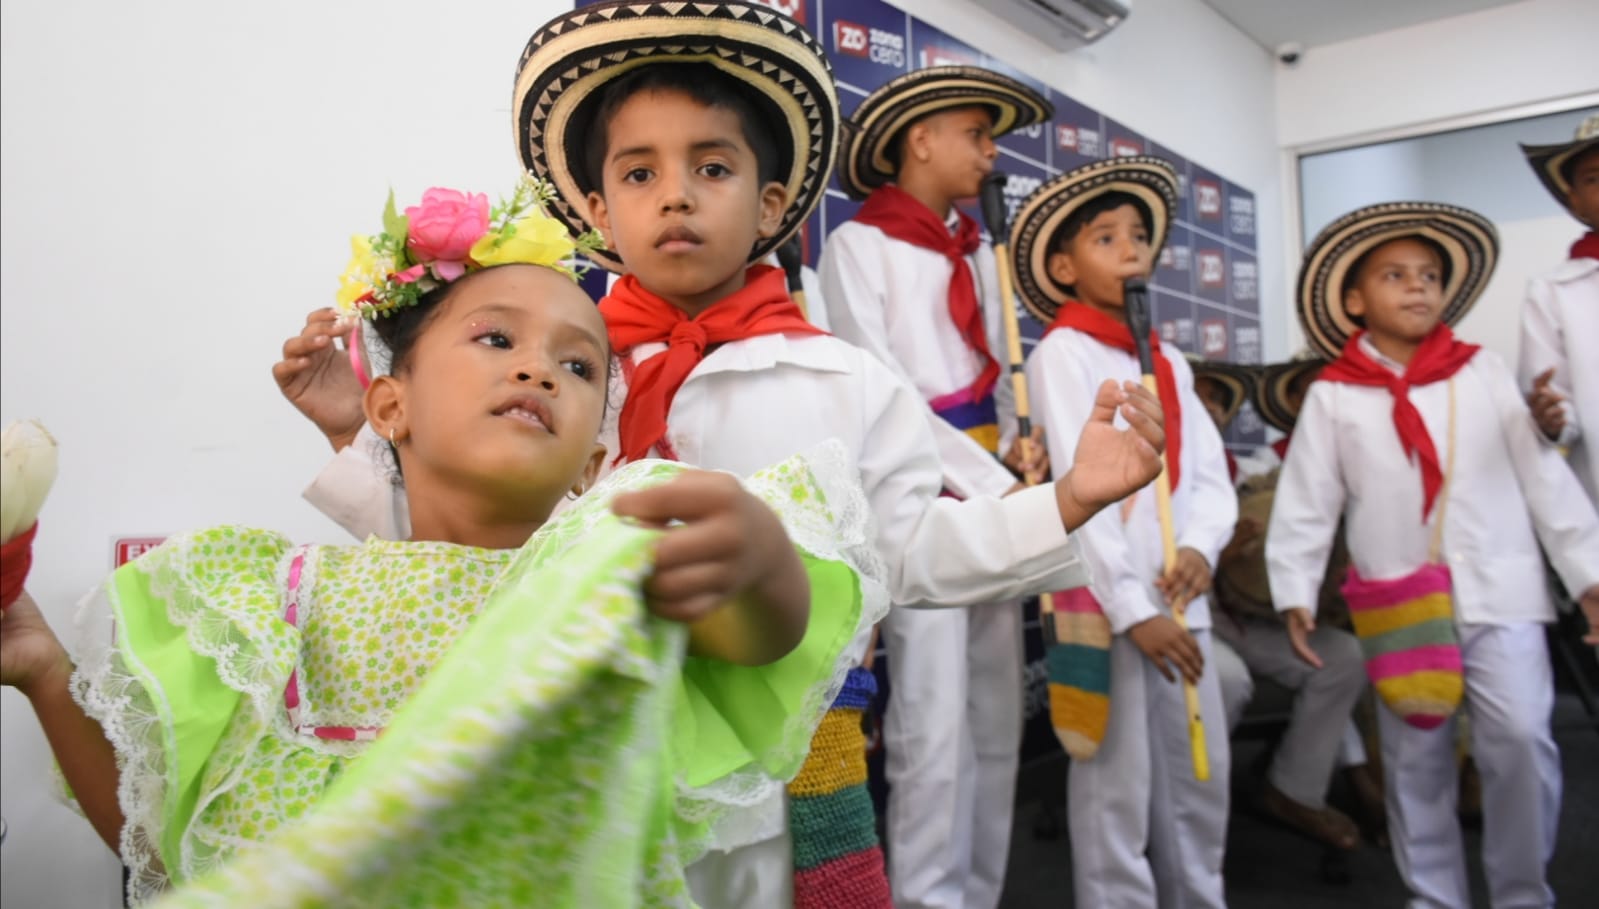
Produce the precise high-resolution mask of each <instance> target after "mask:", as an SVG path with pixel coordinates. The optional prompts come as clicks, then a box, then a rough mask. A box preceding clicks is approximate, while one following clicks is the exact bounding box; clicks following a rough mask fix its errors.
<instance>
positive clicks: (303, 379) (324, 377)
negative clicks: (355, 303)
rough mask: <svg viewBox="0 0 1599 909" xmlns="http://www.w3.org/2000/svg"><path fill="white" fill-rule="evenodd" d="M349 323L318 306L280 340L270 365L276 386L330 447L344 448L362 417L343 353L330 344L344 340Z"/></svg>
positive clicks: (356, 384)
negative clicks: (279, 356) (297, 328)
mask: <svg viewBox="0 0 1599 909" xmlns="http://www.w3.org/2000/svg"><path fill="white" fill-rule="evenodd" d="M353 327H354V323H353V322H349V321H341V320H340V319H339V316H338V313H335V312H334V311H333V310H332V309H329V308H323V309H318V310H316V311H314V312H312V313H311V314H310V315H308V316H306V317H305V327H304V328H302V329H301V330H300V333H299V334H297V335H294V336H293V337H291V338H289V339H288V340H287V341H284V342H283V359H282V360H279V361H278V362H277V363H274V364H272V378H274V379H276V380H277V382H278V390H279V391H281V392H283V396H284V397H285V398H288V399H289V403H290V404H293V405H294V406H295V408H296V409H297V410H299V411H300V413H302V414H304V415H305V417H306V419H308V420H310V421H311V422H312V423H315V424H316V428H317V429H320V430H322V434H323V435H324V436H327V438H328V442H329V444H331V445H332V446H333V450H334V451H339V450H341V449H343V448H345V447H347V446H348V445H349V444H350V442H351V441H353V440H354V439H355V434H356V433H357V432H359V431H360V430H361V425H362V424H363V423H365V422H366V413H365V411H364V410H362V407H361V394H362V392H361V383H360V381H359V380H357V379H356V377H355V372H354V370H352V369H351V368H350V360H349V354H348V353H347V352H345V351H343V350H340V349H339V346H338V345H337V344H335V343H333V341H334V339H335V338H343V339H348V338H349V336H350V330H351V329H352V328H353Z"/></svg>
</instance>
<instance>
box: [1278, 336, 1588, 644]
mask: <svg viewBox="0 0 1599 909" xmlns="http://www.w3.org/2000/svg"><path fill="white" fill-rule="evenodd" d="M1366 343H1367V346H1366V348H1365V349H1366V352H1367V354H1368V355H1370V356H1372V358H1373V359H1375V360H1377V362H1379V363H1382V364H1383V365H1384V366H1386V367H1388V368H1389V369H1390V370H1392V371H1394V372H1395V373H1399V372H1401V371H1402V368H1401V367H1400V366H1399V364H1398V363H1395V362H1393V361H1392V360H1389V359H1388V358H1387V357H1384V356H1382V354H1380V353H1378V352H1377V350H1376V348H1375V347H1373V346H1371V345H1370V342H1369V339H1367V342H1366ZM1453 381H1454V383H1455V439H1454V446H1455V455H1454V459H1455V460H1454V474H1453V476H1451V477H1448V478H1447V480H1446V483H1447V486H1446V488H1445V490H1444V492H1442V493H1440V499H1439V502H1440V503H1442V501H1443V497H1444V496H1447V497H1448V503H1447V506H1444V507H1443V510H1444V513H1445V518H1444V521H1445V523H1444V532H1443V541H1442V552H1441V555H1440V558H1441V560H1442V561H1444V562H1445V563H1447V564H1448V566H1449V570H1450V574H1451V577H1452V579H1453V583H1454V605H1455V616H1456V618H1457V620H1459V621H1461V622H1465V623H1484V624H1505V625H1508V624H1514V623H1519V622H1547V621H1550V620H1552V619H1553V618H1554V608H1553V606H1552V605H1551V604H1550V602H1549V597H1548V596H1546V595H1545V593H1544V590H1545V588H1544V570H1543V562H1542V560H1541V559H1540V557H1539V554H1538V542H1539V541H1540V540H1541V541H1542V542H1543V545H1544V548H1545V550H1546V551H1547V552H1548V554H1549V559H1550V561H1551V562H1552V563H1553V564H1554V566H1555V569H1556V571H1558V572H1559V574H1560V577H1561V579H1562V580H1563V581H1564V582H1565V583H1566V585H1567V588H1568V589H1569V590H1571V591H1572V592H1573V594H1578V593H1581V592H1582V591H1584V590H1587V589H1588V588H1589V587H1590V586H1592V585H1593V584H1595V583H1599V517H1596V516H1595V514H1594V508H1593V505H1592V504H1591V503H1590V502H1589V501H1588V499H1587V497H1586V496H1584V495H1583V494H1582V490H1581V489H1580V488H1579V487H1578V485H1577V480H1576V478H1575V477H1574V476H1573V475H1572V473H1571V470H1570V468H1569V467H1567V466H1566V464H1565V462H1564V461H1562V460H1561V458H1560V455H1559V453H1557V452H1556V451H1555V449H1554V448H1553V447H1551V446H1549V445H1547V444H1545V443H1544V442H1542V441H1540V438H1539V433H1538V429H1537V427H1536V426H1535V425H1534V424H1533V420H1532V415H1531V413H1530V412H1529V411H1528V410H1527V405H1526V403H1525V401H1523V399H1522V397H1521V394H1520V392H1519V391H1518V390H1517V388H1516V383H1515V380H1514V379H1513V378H1512V377H1511V375H1510V370H1509V368H1508V367H1506V366H1505V364H1504V361H1503V360H1501V359H1500V358H1499V357H1498V356H1496V355H1495V354H1493V353H1492V352H1490V351H1486V350H1481V351H1478V352H1477V354H1476V356H1474V357H1472V358H1471V360H1470V362H1468V363H1467V364H1466V365H1465V366H1463V367H1461V369H1460V371H1459V372H1457V373H1455V375H1454V378H1453ZM1410 400H1411V403H1413V404H1414V405H1415V407H1416V409H1417V410H1418V411H1419V412H1420V413H1421V417H1422V421H1423V422H1424V423H1425V424H1426V426H1427V432H1428V434H1429V435H1431V436H1432V440H1433V445H1434V446H1435V447H1436V449H1437V450H1438V459H1439V463H1440V465H1442V466H1443V467H1444V468H1445V470H1446V471H1447V469H1448V463H1449V460H1448V459H1449V447H1450V437H1449V382H1447V381H1445V382H1434V383H1432V384H1430V385H1421V386H1417V387H1413V388H1411V389H1410ZM1421 505H1422V488H1421V468H1420V467H1419V466H1417V465H1416V464H1414V463H1412V462H1411V461H1410V459H1409V458H1407V457H1406V456H1405V454H1404V450H1403V449H1402V448H1401V447H1400V442H1399V433H1398V431H1397V430H1395V429H1394V422H1393V397H1392V396H1391V395H1390V394H1389V392H1388V389H1386V388H1382V387H1374V386H1361V385H1350V384H1346V383H1341V382H1327V381H1317V382H1315V383H1313V384H1312V385H1311V386H1310V393H1309V394H1308V395H1307V396H1306V399H1305V406H1304V409H1303V410H1302V411H1301V412H1300V414H1299V422H1298V423H1297V424H1295V426H1294V444H1293V445H1291V446H1289V449H1288V458H1287V461H1286V463H1285V464H1284V465H1283V471H1282V476H1281V479H1280V480H1279V481H1278V484H1277V498H1276V501H1275V503H1274V505H1273V507H1272V513H1271V525H1270V527H1269V528H1268V530H1267V538H1266V564H1267V573H1268V577H1269V580H1270V582H1271V592H1272V601H1273V602H1274V603H1276V604H1277V608H1278V610H1279V611H1280V610H1285V609H1289V608H1292V607H1295V606H1304V607H1308V608H1310V609H1312V610H1314V609H1315V608H1316V599H1317V597H1316V591H1317V588H1318V587H1319V586H1320V584H1321V575H1322V570H1323V568H1324V567H1325V566H1326V564H1327V552H1328V549H1329V548H1330V546H1331V545H1332V539H1333V533H1334V530H1335V528H1336V527H1337V526H1338V518H1339V515H1340V514H1344V515H1345V516H1346V519H1347V524H1346V532H1345V533H1346V539H1347V540H1348V543H1349V556H1350V560H1351V562H1352V563H1353V565H1354V567H1355V569H1356V570H1358V571H1359V572H1360V574H1361V576H1362V577H1365V578H1368V579H1372V580H1387V579H1393V578H1399V577H1403V576H1405V575H1407V574H1410V573H1411V572H1413V571H1415V570H1416V569H1417V568H1420V567H1421V566H1422V565H1423V564H1425V563H1426V562H1427V560H1428V550H1429V548H1430V545H1431V542H1432V529H1431V524H1432V520H1433V519H1435V518H1436V516H1437V513H1438V510H1439V508H1440V507H1441V506H1440V505H1436V504H1435V505H1434V508H1433V513H1432V515H1430V516H1429V519H1428V520H1427V521H1426V522H1423V520H1422V516H1421Z"/></svg>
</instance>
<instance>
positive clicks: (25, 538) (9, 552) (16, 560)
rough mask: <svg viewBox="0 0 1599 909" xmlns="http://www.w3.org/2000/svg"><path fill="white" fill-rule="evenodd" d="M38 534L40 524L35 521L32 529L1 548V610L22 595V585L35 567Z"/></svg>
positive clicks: (18, 535)
mask: <svg viewBox="0 0 1599 909" xmlns="http://www.w3.org/2000/svg"><path fill="white" fill-rule="evenodd" d="M38 532H39V522H38V521H34V522H33V526H32V527H29V528H28V529H27V530H24V531H23V532H21V533H19V534H17V535H16V536H14V537H12V538H11V540H10V541H9V542H7V543H6V544H5V545H4V546H0V610H3V609H7V608H9V607H10V606H11V604H12V603H15V602H16V601H17V597H19V596H21V595H22V585H23V584H25V583H26V582H27V580H28V569H29V568H30V567H31V566H32V565H33V537H34V534H36V533H38Z"/></svg>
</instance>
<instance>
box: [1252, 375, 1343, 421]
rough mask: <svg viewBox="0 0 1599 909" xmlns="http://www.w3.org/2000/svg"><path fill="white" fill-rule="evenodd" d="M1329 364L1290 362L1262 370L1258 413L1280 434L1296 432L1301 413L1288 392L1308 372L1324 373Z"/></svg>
mask: <svg viewBox="0 0 1599 909" xmlns="http://www.w3.org/2000/svg"><path fill="white" fill-rule="evenodd" d="M1326 365H1327V361H1326V360H1324V359H1322V358H1321V357H1311V358H1309V359H1304V360H1289V361H1288V362H1286V363H1273V364H1271V365H1269V366H1265V367H1262V368H1261V370H1260V375H1259V376H1258V377H1257V378H1256V379H1255V386H1254V392H1255V394H1254V401H1255V412H1256V413H1258V414H1260V418H1261V419H1262V420H1264V421H1265V422H1266V425H1267V426H1270V427H1272V428H1273V429H1276V430H1277V431H1278V432H1284V433H1288V432H1293V430H1294V423H1296V422H1298V420H1299V410H1298V409H1297V408H1295V407H1292V406H1290V405H1289V403H1288V390H1289V389H1290V388H1292V387H1293V384H1294V383H1295V382H1297V381H1299V379H1300V377H1302V376H1303V375H1304V374H1305V373H1307V372H1320V371H1321V369H1322V367H1324V366H1326Z"/></svg>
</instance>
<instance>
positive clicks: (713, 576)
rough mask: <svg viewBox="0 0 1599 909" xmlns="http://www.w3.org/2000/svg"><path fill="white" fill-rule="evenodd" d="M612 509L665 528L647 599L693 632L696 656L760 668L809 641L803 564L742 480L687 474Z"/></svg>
mask: <svg viewBox="0 0 1599 909" xmlns="http://www.w3.org/2000/svg"><path fill="white" fill-rule="evenodd" d="M611 509H612V511H614V512H615V513H616V514H618V515H620V516H622V517H629V518H633V519H635V520H638V521H641V522H643V523H645V524H648V525H651V526H656V527H661V528H663V529H664V530H665V533H664V534H663V535H662V536H661V539H660V542H659V543H657V544H656V549H655V572H654V574H653V575H651V576H650V579H649V581H648V582H647V583H646V584H645V593H646V595H647V596H648V598H649V608H650V611H651V612H653V613H654V614H656V615H657V616H660V617H661V618H663V619H668V620H671V621H674V622H683V623H685V624H687V625H689V626H690V630H689V638H690V645H689V650H690V653H693V654H695V655H697V656H708V657H714V658H717V659H722V660H726V661H727V662H732V663H741V664H746V665H762V664H764V663H769V662H772V661H773V660H776V659H779V658H780V657H782V656H783V655H784V654H786V653H788V652H789V651H790V650H792V649H794V647H795V646H796V645H798V644H799V642H800V639H801V638H802V637H804V635H805V623H806V621H807V620H808V619H809V617H810V581H809V579H808V578H807V576H806V574H805V567H804V565H803V563H801V562H800V559H799V555H798V554H797V553H796V552H795V550H794V546H793V544H792V543H790V542H789V539H788V534H787V532H785V531H784V530H783V525H782V523H781V522H780V521H779V520H778V519H777V515H776V514H773V513H772V510H771V509H770V508H767V507H766V505H765V504H764V503H762V502H761V501H760V500H759V499H757V498H755V496H753V495H751V494H750V493H749V492H747V491H745V489H744V487H743V486H741V485H740V484H739V482H738V480H736V479H734V478H733V477H731V476H728V475H726V474H720V473H710V472H706V471H687V472H685V473H683V474H681V475H680V476H678V477H676V478H675V479H673V480H672V481H671V482H668V483H663V484H662V485H660V486H656V487H653V488H651V489H645V490H641V491H638V492H630V493H624V494H623V495H619V496H617V497H616V499H615V501H614V502H613V503H612V505H611Z"/></svg>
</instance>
